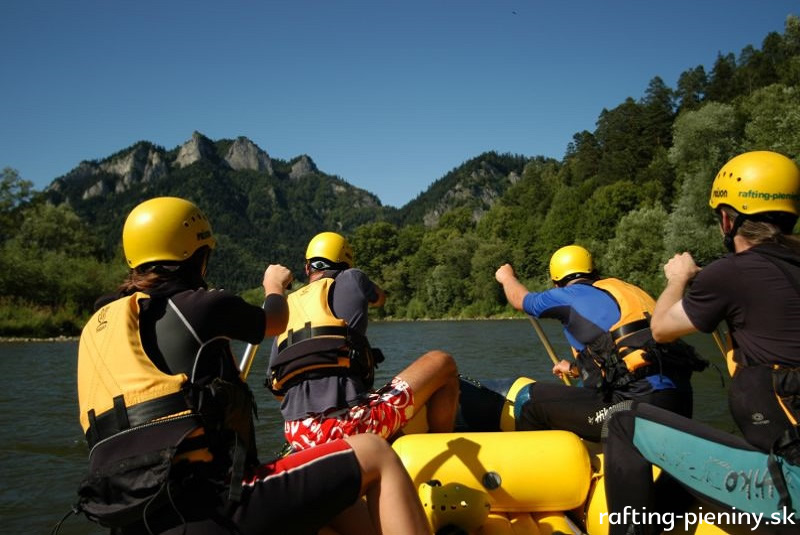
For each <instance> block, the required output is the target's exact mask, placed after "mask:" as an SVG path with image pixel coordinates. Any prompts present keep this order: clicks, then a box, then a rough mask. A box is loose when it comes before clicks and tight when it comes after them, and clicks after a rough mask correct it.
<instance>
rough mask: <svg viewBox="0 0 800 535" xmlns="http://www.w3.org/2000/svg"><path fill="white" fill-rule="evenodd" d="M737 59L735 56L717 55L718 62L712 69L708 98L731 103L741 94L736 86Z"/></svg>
mask: <svg viewBox="0 0 800 535" xmlns="http://www.w3.org/2000/svg"><path fill="white" fill-rule="evenodd" d="M735 73H736V58H735V57H734V55H733V54H730V53H729V54H725V55H722V54H721V53H720V54H717V60H716V61H715V62H714V67H713V68H712V69H711V74H710V76H709V80H708V85H707V86H706V97H707V98H708V99H710V100H715V101H717V102H730V101H731V100H733V98H734V97H735V96H736V95H738V94H739V90H738V88H737V86H736V79H735Z"/></svg>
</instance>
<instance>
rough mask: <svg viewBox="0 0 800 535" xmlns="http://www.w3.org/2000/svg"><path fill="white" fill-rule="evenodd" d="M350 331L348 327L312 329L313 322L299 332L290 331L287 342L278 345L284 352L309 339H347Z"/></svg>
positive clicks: (279, 349)
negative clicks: (334, 337) (333, 337)
mask: <svg viewBox="0 0 800 535" xmlns="http://www.w3.org/2000/svg"><path fill="white" fill-rule="evenodd" d="M349 334H350V330H349V329H348V328H347V327H340V326H324V327H312V326H311V322H308V323H306V325H305V327H303V328H302V329H300V330H299V331H294V330H291V329H290V330H289V332H288V333H287V334H286V340H284V341H283V342H281V343H280V344H278V351H283V350H284V349H286V348H287V347H289V346H291V345H293V344H297V343H298V342H302V341H303V340H308V339H309V338H316V337H319V336H338V337H342V338H347V337H348V335H349Z"/></svg>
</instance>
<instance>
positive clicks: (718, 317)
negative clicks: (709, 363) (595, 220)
mask: <svg viewBox="0 0 800 535" xmlns="http://www.w3.org/2000/svg"><path fill="white" fill-rule="evenodd" d="M798 202H800V169H799V168H798V166H797V164H796V163H795V162H794V161H792V160H791V159H789V158H788V157H786V156H784V155H782V154H779V153H776V152H772V151H753V152H746V153H743V154H740V155H738V156H736V157H734V158H732V159H731V160H730V161H728V162H727V163H725V165H723V166H722V168H721V169H720V171H719V172H718V173H717V175H716V177H715V178H714V182H713V184H712V186H711V192H710V196H709V205H710V207H711V208H712V209H713V210H714V213H715V214H716V216H717V218H718V221H719V227H720V230H721V231H722V235H723V241H724V244H725V246H726V248H727V249H728V251H729V254H727V255H726V256H724V257H723V258H721V259H719V260H716V261H714V262H712V263H710V264H709V265H707V266H705V267H703V268H702V269H701V268H700V267H698V266H697V265H696V264H695V262H694V260H693V259H692V256H691V255H690V254H689V253H686V252H684V253H680V254H676V255H675V256H674V257H673V258H672V259H670V260H669V262H667V264H666V265H665V266H664V274H665V275H666V278H667V285H666V287H665V288H664V290H663V292H662V293H661V295H660V296H659V298H658V301H657V303H656V308H655V311H654V313H653V319H652V321H651V328H652V330H653V336H654V338H655V339H656V340H658V341H660V342H668V341H670V340H675V339H676V338H678V337H679V336H683V335H685V334H688V333H691V332H695V331H700V332H706V333H710V332H713V331H714V330H715V329H716V328H717V326H718V325H719V324H720V323H721V322H726V323H727V326H728V329H729V332H730V340H729V344H731V345H730V352H729V358H730V360H729V370H730V371H731V372H732V375H733V379H732V382H731V385H730V390H729V408H730V410H731V414H732V416H733V419H734V421H735V422H736V425H737V426H738V428H739V430H740V431H741V433H742V435H743V436H734V435H732V434H729V433H725V432H723V431H721V430H718V429H715V428H712V427H710V426H708V425H704V424H701V423H700V422H695V421H691V420H687V419H685V418H681V417H679V416H677V415H675V414H671V413H668V412H665V411H662V410H659V409H658V408H657V407H652V406H649V405H645V404H641V405H634V406H633V407H632V409H631V410H627V411H623V412H619V413H617V414H616V415H614V416H613V417H612V418H611V419H610V421H609V422H608V428H607V434H608V437H607V440H606V443H605V447H604V451H605V459H606V474H605V480H606V492H607V498H608V506H609V513H610V514H613V513H618V514H621V513H622V512H623V511H624V510H625V508H626V507H627V508H629V509H632V510H637V511H642V510H643V509H644V508H645V507H646V508H648V509H650V510H652V508H653V507H655V506H660V507H661V508H662V509H663V508H666V509H667V510H672V511H675V510H676V508H677V507H678V505H679V504H672V503H671V502H670V500H671V498H672V497H674V496H675V493H674V492H670V493H669V494H667V493H664V492H659V488H658V487H654V483H653V480H652V476H651V463H652V464H655V465H657V466H659V467H661V469H662V470H663V471H664V472H665V473H667V474H668V475H669V476H671V478H672V480H674V481H678V482H679V483H680V484H682V485H683V486H684V487H685V488H686V489H688V490H689V491H691V493H693V494H694V495H695V496H698V497H700V498H701V499H703V500H706V501H710V502H712V503H714V504H717V505H719V506H723V507H724V510H725V511H727V512H736V513H738V514H739V516H738V517H737V518H740V519H741V518H747V519H748V522H749V521H750V520H755V519H756V518H762V519H767V520H768V521H769V522H767V523H762V525H761V526H760V528H759V529H760V531H759V532H762V533H763V532H770V533H772V532H775V533H797V531H798V527H797V523H798V522H799V521H800V519H798V518H797V517H796V516H794V519H793V520H792V519H790V518H788V516H787V513H789V514H792V515H794V512H793V510H797V508H798V507H800V433H799V432H798V431H799V429H798V425H797V423H798V421H800V329H798V325H800V238H798V237H797V236H795V235H793V234H792V230H793V228H794V226H795V223H796V222H797V218H798ZM670 508H671V509H670ZM743 514H746V515H747V516H744V517H743V516H742V515H743ZM619 518H629V517H624V516H620V517H619ZM775 519H777V520H778V522H774V523H773V522H772V520H775ZM781 519H783V521H781ZM750 527H751V528H752V526H750ZM655 530H656V526H653V525H647V524H639V525H635V524H633V523H632V522H630V521H628V522H619V523H617V524H615V525H612V526H611V531H610V533H611V534H612V535H622V534H625V533H651V532H655Z"/></svg>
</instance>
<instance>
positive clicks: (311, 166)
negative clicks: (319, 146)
mask: <svg viewBox="0 0 800 535" xmlns="http://www.w3.org/2000/svg"><path fill="white" fill-rule="evenodd" d="M316 171H317V165H316V164H315V163H314V160H312V159H311V158H309V157H308V156H306V155H305V154H303V155H302V156H300V159H299V160H297V161H296V162H295V163H294V164H292V170H291V171H290V172H289V178H291V179H293V180H297V179H298V178H302V177H304V176H306V175H310V174H311V173H314V172H316Z"/></svg>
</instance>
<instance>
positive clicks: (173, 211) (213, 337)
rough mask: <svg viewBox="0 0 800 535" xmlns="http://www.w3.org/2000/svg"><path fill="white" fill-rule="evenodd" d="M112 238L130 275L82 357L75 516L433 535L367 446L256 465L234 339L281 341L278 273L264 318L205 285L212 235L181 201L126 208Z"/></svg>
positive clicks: (218, 528)
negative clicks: (80, 462) (81, 449)
mask: <svg viewBox="0 0 800 535" xmlns="http://www.w3.org/2000/svg"><path fill="white" fill-rule="evenodd" d="M122 241H123V248H124V253H125V258H126V260H127V263H128V267H129V268H130V272H129V275H128V278H127V279H126V280H125V282H124V283H123V284H122V286H121V287H120V289H119V292H118V293H116V294H114V295H111V296H108V297H107V298H105V299H101V300H99V301H98V305H99V309H98V310H97V312H96V313H95V314H94V315H93V316H92V317H91V319H90V320H89V321H88V322H87V324H86V326H85V327H84V329H83V331H82V334H81V338H80V345H79V350H78V400H79V406H80V415H79V416H80V423H81V426H82V428H83V430H84V432H85V434H86V440H87V442H88V444H89V446H90V448H91V451H90V454H89V472H88V475H87V478H86V479H85V480H84V482H83V483H82V485H81V487H80V490H79V495H80V501H79V503H78V505H77V506H76V509H77V510H78V511H82V512H83V513H85V514H86V516H88V517H89V518H90V519H92V520H96V521H98V522H100V523H101V524H102V525H103V526H106V527H110V528H113V530H114V531H113V533H115V534H117V535H128V534H144V533H149V534H155V533H159V534H180V533H192V534H232V533H236V534H254V535H255V534H263V533H286V534H294V533H303V534H306V533H316V532H317V530H319V529H320V528H321V527H323V526H325V525H328V524H330V525H332V526H334V527H335V529H336V530H337V531H338V532H339V533H342V534H344V533H396V534H407V533H415V534H422V533H427V532H428V524H427V519H426V517H425V515H424V512H423V509H422V506H421V504H420V501H419V497H418V495H417V492H416V489H414V487H413V485H412V482H411V479H410V477H409V476H408V474H407V472H406V471H405V469H404V468H403V465H402V464H401V462H400V460H399V458H398V457H397V455H396V454H395V453H394V451H393V450H392V449H391V448H390V447H389V446H388V444H387V443H386V442H385V441H383V440H382V439H380V438H378V437H375V436H373V435H363V436H357V437H351V438H347V439H344V440H336V441H332V442H329V443H327V444H324V445H322V446H319V447H316V448H311V449H309V450H307V451H305V452H302V453H299V454H295V455H289V456H287V457H284V458H281V459H278V460H273V461H271V462H268V463H266V464H262V463H260V462H259V460H258V458H257V450H256V444H255V435H254V426H253V414H254V412H255V404H254V401H253V396H252V393H251V392H250V389H249V388H248V386H247V383H246V382H245V381H244V380H243V378H242V376H241V375H240V370H239V369H238V366H237V363H236V359H235V358H234V356H233V354H232V352H231V348H230V344H229V341H230V340H232V339H233V340H241V341H245V342H249V343H252V344H258V343H259V342H261V340H262V339H263V338H264V337H265V336H274V335H276V334H278V333H280V332H282V331H283V330H284V329H285V327H286V324H287V320H288V307H287V304H286V298H285V297H284V295H283V293H284V290H285V288H286V287H287V286H288V284H289V283H290V282H291V280H292V275H291V273H290V272H289V270H288V269H287V268H285V267H283V266H281V265H279V264H272V265H269V266H268V267H267V268H266V270H265V272H264V275H263V282H262V285H263V288H264V293H265V295H266V299H265V302H264V307H263V308H262V307H258V306H253V305H250V304H248V303H246V302H245V301H244V300H242V299H241V298H240V297H238V296H236V295H234V294H232V293H230V292H226V291H224V290H213V289H208V288H207V285H206V282H205V275H206V269H207V266H208V261H209V257H210V255H211V252H212V250H213V249H214V247H215V245H216V240H215V238H214V236H213V234H212V231H211V224H210V223H209V221H208V219H207V218H206V216H205V214H204V213H203V212H202V211H201V210H200V209H199V208H198V207H197V206H196V205H195V204H193V203H192V202H189V201H187V200H185V199H181V198H177V197H158V198H154V199H150V200H147V201H145V202H143V203H141V204H139V205H138V206H136V207H135V208H134V209H133V210H132V211H131V212H130V214H129V215H128V217H127V219H126V221H125V225H124V228H123V233H122ZM361 496H366V498H367V502H368V507H367V506H366V505H365V504H364V502H363V501H362V500H360V499H359V498H360V497H361Z"/></svg>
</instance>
